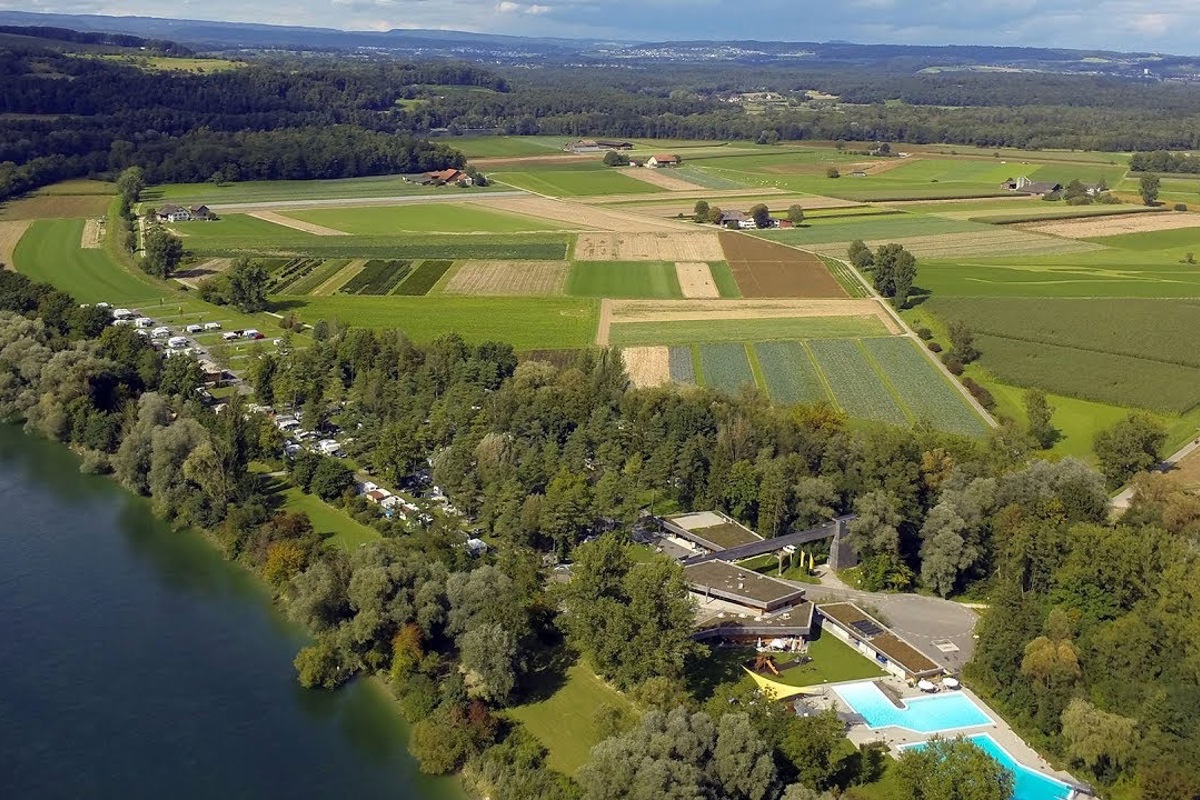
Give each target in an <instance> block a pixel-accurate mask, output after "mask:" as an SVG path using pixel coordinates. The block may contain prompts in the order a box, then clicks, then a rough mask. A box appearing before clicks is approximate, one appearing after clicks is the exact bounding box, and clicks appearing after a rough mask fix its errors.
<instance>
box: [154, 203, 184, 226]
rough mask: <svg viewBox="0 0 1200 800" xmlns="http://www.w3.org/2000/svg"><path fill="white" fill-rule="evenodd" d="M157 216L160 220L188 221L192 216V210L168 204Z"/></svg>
mask: <svg viewBox="0 0 1200 800" xmlns="http://www.w3.org/2000/svg"><path fill="white" fill-rule="evenodd" d="M155 216H156V217H157V219H158V221H159V222H187V221H188V220H190V219H191V218H192V212H191V211H188V210H187V209H186V208H183V207H182V206H177V205H172V204H167V205H165V206H163V207H162V208H160V209H159V210H158V212H157V213H156V214H155Z"/></svg>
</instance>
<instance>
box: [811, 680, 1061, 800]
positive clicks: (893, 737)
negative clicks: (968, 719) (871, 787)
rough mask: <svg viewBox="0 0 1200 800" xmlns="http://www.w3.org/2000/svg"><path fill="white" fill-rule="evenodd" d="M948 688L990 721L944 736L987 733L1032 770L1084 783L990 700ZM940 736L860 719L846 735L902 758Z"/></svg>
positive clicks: (910, 692)
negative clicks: (1030, 740) (1027, 738)
mask: <svg viewBox="0 0 1200 800" xmlns="http://www.w3.org/2000/svg"><path fill="white" fill-rule="evenodd" d="M848 683H862V681H848ZM875 683H877V684H880V685H881V688H883V689H884V694H887V695H889V696H890V697H896V696H899V697H900V698H902V699H903V700H905V701H907V700H912V699H916V698H919V697H931V696H936V695H928V694H925V693H924V692H921V691H919V690H917V689H914V688H913V687H911V686H909V685H907V684H906V683H904V682H903V681H901V680H898V679H896V678H880V679H878V680H876V681H875ZM830 685H832V684H830ZM823 688H827V687H823ZM946 691H955V692H959V693H961V694H964V695H966V696H967V697H968V698H970V699H971V701H972V702H973V703H975V705H977V706H979V708H980V709H982V710H983V713H984V714H986V715H987V717H988V719H990V720H991V723H989V724H984V725H976V726H973V727H969V728H959V729H956V730H953V731H947V732H945V733H943V734H942V736H943V738H946V737H947V736H948V737H955V736H974V735H976V734H980V733H986V734H987V735H989V736H991V737H992V738H993V739H994V740H996V743H997V744H999V745H1000V746H1001V747H1003V748H1004V749H1005V750H1007V751H1008V753H1009V755H1011V756H1012V757H1013V758H1014V759H1016V760H1017V761H1018V762H1019V763H1021V764H1023V765H1024V766H1026V767H1028V768H1029V769H1032V770H1035V771H1037V772H1040V773H1042V774H1043V775H1048V776H1050V777H1052V778H1055V779H1057V780H1060V781H1062V782H1063V783H1066V784H1068V785H1070V786H1080V785H1081V784H1080V783H1079V781H1077V780H1075V778H1074V777H1073V776H1071V775H1070V774H1069V773H1067V772H1063V771H1061V770H1056V769H1054V767H1052V766H1051V765H1050V763H1049V762H1048V761H1046V759H1044V758H1042V756H1041V754H1040V753H1038V752H1037V751H1036V750H1034V749H1033V748H1032V747H1030V746H1029V745H1028V744H1026V743H1025V740H1023V739H1022V738H1021V737H1020V736H1018V735H1017V734H1016V732H1014V731H1013V729H1012V728H1010V727H1009V726H1008V723H1006V722H1005V721H1004V720H1002V719H1000V717H999V716H998V715H997V714H996V713H995V712H994V711H992V709H991V708H989V707H988V705H987V703H985V702H983V700H981V699H979V697H978V695H976V694H975V693H974V692H972V691H971V690H970V689H967V688H965V687H964V688H960V689H955V690H943V692H946ZM822 699H823V700H824V701H826V702H828V707H830V708H834V709H836V710H837V711H838V712H839V713H844V714H851V715H853V714H855V712H854V710H853V709H852V708H851V707H850V706H849V705H847V704H846V703H845V701H843V700H842V699H841V698H840V697H839V696H838V695H837V693H836V692H833V691H832V690H830V691H826V692H824V693H823V695H822ZM860 719H861V717H860ZM937 735H938V734H934V733H918V732H916V731H912V730H909V729H907V728H900V727H896V726H894V725H889V726H887V727H884V728H876V729H872V728H869V727H867V725H866V724H865V723H862V722H858V723H853V724H851V726H850V730H849V732H848V733H847V734H846V737H847V738H848V739H850V741H851V742H853V743H854V744H855V745H856V746H862V745H864V744H870V743H873V742H883V743H884V744H886V745H887V746H888V749H889V750H890V752H891V753H892V755H893V756H894V757H897V758H899V756H900V752H901V750H902V749H903V748H904V747H905V746H906V745H911V744H918V743H920V742H925V741H928V740H929V739H932V738H933V737H934V736H937Z"/></svg>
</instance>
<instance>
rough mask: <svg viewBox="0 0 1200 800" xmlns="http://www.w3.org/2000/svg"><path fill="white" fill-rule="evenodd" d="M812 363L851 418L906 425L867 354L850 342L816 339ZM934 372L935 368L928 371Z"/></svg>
mask: <svg viewBox="0 0 1200 800" xmlns="http://www.w3.org/2000/svg"><path fill="white" fill-rule="evenodd" d="M807 345H808V348H809V350H810V352H811V353H812V356H813V360H814V361H815V362H816V365H817V367H818V369H820V371H821V373H822V374H823V375H824V376H825V380H826V381H827V382H828V384H829V388H830V390H831V391H832V393H833V399H834V400H835V401H836V402H837V404H838V406H840V407H841V408H842V410H843V411H845V412H846V413H847V414H849V415H850V416H851V417H856V418H858V419H871V420H878V421H879V422H889V423H891V424H893V425H906V424H907V423H908V417H907V416H906V415H905V413H904V410H903V409H901V407H900V404H899V403H898V402H897V400H896V397H895V396H894V395H893V394H892V390H891V389H889V387H888V386H887V384H885V383H884V381H883V378H882V376H881V374H880V373H879V372H878V371H877V369H876V368H875V366H874V365H873V364H872V363H871V360H870V359H869V358H868V357H867V352H866V350H864V349H863V347H862V346H861V345H860V343H859V342H857V341H853V340H847V339H815V340H813V341H811V342H808V343H807ZM927 369H928V370H932V369H933V367H932V366H929V367H927Z"/></svg>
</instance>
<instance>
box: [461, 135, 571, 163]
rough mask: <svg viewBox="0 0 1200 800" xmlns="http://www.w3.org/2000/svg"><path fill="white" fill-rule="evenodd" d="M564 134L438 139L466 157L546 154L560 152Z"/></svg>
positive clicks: (564, 143) (564, 137)
mask: <svg viewBox="0 0 1200 800" xmlns="http://www.w3.org/2000/svg"><path fill="white" fill-rule="evenodd" d="M568 141H570V139H568V138H567V137H566V136H450V137H446V138H443V139H440V140H439V142H440V143H441V144H446V145H449V146H450V147H453V148H454V149H455V150H457V151H459V152H460V153H462V154H463V155H464V156H466V157H467V158H498V157H503V156H546V155H554V154H555V153H562V152H563V146H564V145H566V143H567V142H568Z"/></svg>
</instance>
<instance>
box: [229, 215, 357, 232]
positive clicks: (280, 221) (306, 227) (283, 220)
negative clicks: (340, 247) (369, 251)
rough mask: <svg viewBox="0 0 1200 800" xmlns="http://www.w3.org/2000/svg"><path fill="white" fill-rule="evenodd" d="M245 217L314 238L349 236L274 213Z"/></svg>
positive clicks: (332, 229)
mask: <svg viewBox="0 0 1200 800" xmlns="http://www.w3.org/2000/svg"><path fill="white" fill-rule="evenodd" d="M247 216H251V217H254V218H255V219H261V220H262V221H263V222H274V223H275V224H276V225H282V226H283V227H285V228H291V229H292V230H296V231H304V232H305V233H311V234H313V235H314V236H349V235H350V234H348V233H346V232H345V231H339V230H335V229H334V228H327V227H325V226H324V225H318V224H316V223H315V222H305V221H303V220H299V219H294V218H292V217H285V216H284V215H283V214H279V213H277V212H275V211H254V212H251V213H250V214H248V215H247Z"/></svg>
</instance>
